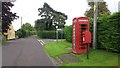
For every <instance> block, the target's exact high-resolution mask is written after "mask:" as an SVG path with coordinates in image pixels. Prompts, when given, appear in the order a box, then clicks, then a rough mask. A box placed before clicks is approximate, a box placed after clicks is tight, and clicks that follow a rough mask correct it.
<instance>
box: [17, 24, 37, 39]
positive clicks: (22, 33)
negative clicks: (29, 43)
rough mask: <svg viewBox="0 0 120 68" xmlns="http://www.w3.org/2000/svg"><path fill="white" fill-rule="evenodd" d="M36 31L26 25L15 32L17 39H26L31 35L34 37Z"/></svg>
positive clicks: (29, 25)
mask: <svg viewBox="0 0 120 68" xmlns="http://www.w3.org/2000/svg"><path fill="white" fill-rule="evenodd" d="M35 34H36V31H35V29H34V27H32V26H31V24H29V23H26V24H23V25H22V28H21V29H19V30H17V32H16V35H17V36H18V37H19V38H24V37H28V36H31V35H35Z"/></svg>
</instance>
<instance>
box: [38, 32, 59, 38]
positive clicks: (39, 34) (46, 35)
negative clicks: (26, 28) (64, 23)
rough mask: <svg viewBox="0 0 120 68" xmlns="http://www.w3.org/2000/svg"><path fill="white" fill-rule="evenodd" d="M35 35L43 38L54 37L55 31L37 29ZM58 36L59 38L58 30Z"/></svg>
mask: <svg viewBox="0 0 120 68" xmlns="http://www.w3.org/2000/svg"><path fill="white" fill-rule="evenodd" d="M37 35H38V37H39V38H43V39H56V31H38V32H37ZM58 38H59V39H60V38H61V33H60V32H58Z"/></svg>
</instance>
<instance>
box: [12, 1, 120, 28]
mask: <svg viewBox="0 0 120 68" xmlns="http://www.w3.org/2000/svg"><path fill="white" fill-rule="evenodd" d="M105 1H106V2H107V5H108V9H109V10H110V12H112V13H113V12H117V11H118V1H120V0H105ZM44 2H46V3H48V4H49V5H50V6H51V7H52V8H53V9H54V10H57V11H60V12H62V13H65V14H66V15H68V19H67V20H66V25H71V24H72V19H73V18H74V17H80V16H84V13H85V11H86V10H88V9H89V7H88V5H87V0H16V1H15V2H14V6H13V7H12V9H11V11H12V12H15V13H17V15H18V16H19V17H22V24H25V23H30V24H31V25H32V26H34V22H35V20H37V19H40V16H38V13H39V12H38V8H41V7H43V4H44ZM12 24H13V27H14V29H15V30H18V29H19V28H21V18H19V19H17V20H14V22H12Z"/></svg>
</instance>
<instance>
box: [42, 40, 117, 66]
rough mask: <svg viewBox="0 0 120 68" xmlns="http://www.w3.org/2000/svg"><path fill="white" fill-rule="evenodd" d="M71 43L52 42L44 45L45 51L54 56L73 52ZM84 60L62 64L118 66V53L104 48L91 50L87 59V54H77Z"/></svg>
mask: <svg viewBox="0 0 120 68" xmlns="http://www.w3.org/2000/svg"><path fill="white" fill-rule="evenodd" d="M70 47H71V43H69V42H66V41H59V42H51V43H48V44H46V45H45V46H44V49H45V51H46V52H47V53H48V54H49V55H50V56H51V57H53V58H55V57H57V56H59V55H62V54H65V53H71V50H68V49H66V48H70ZM75 56H76V57H77V58H79V59H80V60H82V62H79V63H68V64H61V65H60V66H118V54H116V53H112V52H107V51H104V50H93V49H91V50H90V53H89V59H86V54H81V55H75Z"/></svg>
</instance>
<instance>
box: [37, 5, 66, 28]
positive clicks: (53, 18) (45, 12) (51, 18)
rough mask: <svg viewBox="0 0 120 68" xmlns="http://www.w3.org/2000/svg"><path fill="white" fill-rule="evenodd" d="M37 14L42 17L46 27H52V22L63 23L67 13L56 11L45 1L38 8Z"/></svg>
mask: <svg viewBox="0 0 120 68" xmlns="http://www.w3.org/2000/svg"><path fill="white" fill-rule="evenodd" d="M38 11H39V14H38V15H39V16H41V17H42V19H44V23H45V24H46V29H48V30H49V29H51V28H52V27H53V23H54V24H55V25H59V24H63V25H64V24H65V20H67V15H65V14H64V13H61V12H58V11H56V10H54V9H52V8H51V7H50V6H49V5H48V4H47V3H44V5H43V7H42V8H39V9H38Z"/></svg>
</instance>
